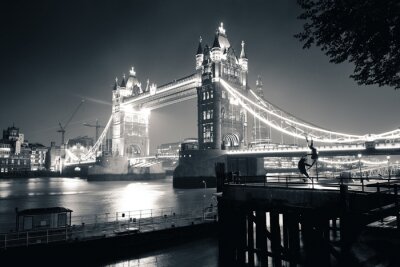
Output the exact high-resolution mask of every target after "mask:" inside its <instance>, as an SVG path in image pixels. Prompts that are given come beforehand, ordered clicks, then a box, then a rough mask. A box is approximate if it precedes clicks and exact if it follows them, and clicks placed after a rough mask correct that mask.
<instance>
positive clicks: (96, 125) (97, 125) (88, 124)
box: [83, 120, 105, 143]
mask: <svg viewBox="0 0 400 267" xmlns="http://www.w3.org/2000/svg"><path fill="white" fill-rule="evenodd" d="M83 125H85V126H87V127H92V128H96V140H94V142H95V143H96V142H97V140H99V129H100V128H104V127H105V126H104V125H100V124H99V120H96V124H90V123H87V122H85V123H84V124H83Z"/></svg>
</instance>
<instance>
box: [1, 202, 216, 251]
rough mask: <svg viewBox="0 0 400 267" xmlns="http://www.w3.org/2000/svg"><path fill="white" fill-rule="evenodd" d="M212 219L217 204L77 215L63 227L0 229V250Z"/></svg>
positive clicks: (180, 225)
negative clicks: (2, 230) (5, 230)
mask: <svg viewBox="0 0 400 267" xmlns="http://www.w3.org/2000/svg"><path fill="white" fill-rule="evenodd" d="M216 220H217V207H216V206H212V205H210V206H207V207H203V206H202V207H194V208H191V209H187V210H183V209H176V208H163V209H157V210H155V209H148V210H136V211H124V212H116V213H115V214H113V215H111V214H110V213H105V214H92V215H86V216H77V217H74V218H73V219H72V222H71V225H70V226H67V227H62V228H55V229H43V230H31V231H19V232H9V233H0V250H1V249H7V248H10V247H20V246H25V247H29V246H33V245H40V244H49V243H56V242H74V241H79V240H88V239H100V238H109V237H115V236H125V235H133V234H137V233H140V232H151V231H158V230H163V229H169V228H175V227H183V226H188V225H194V224H201V223H206V222H210V221H216Z"/></svg>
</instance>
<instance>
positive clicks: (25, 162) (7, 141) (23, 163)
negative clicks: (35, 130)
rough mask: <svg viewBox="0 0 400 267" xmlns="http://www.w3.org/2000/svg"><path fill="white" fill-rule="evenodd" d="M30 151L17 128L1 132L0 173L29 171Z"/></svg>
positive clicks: (9, 128)
mask: <svg viewBox="0 0 400 267" xmlns="http://www.w3.org/2000/svg"><path fill="white" fill-rule="evenodd" d="M30 153H31V149H30V147H29V146H28V143H27V142H26V140H25V139H24V134H22V133H20V132H19V128H17V127H15V126H12V127H8V128H7V129H6V130H3V139H1V140H0V173H2V174H5V173H20V172H26V171H30V170H31V158H30Z"/></svg>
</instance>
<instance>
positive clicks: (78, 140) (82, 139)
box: [67, 136, 93, 148]
mask: <svg viewBox="0 0 400 267" xmlns="http://www.w3.org/2000/svg"><path fill="white" fill-rule="evenodd" d="M78 145H80V146H83V147H85V148H89V147H92V146H93V138H92V137H88V136H78V137H75V138H72V139H69V140H68V142H67V148H71V147H74V146H78Z"/></svg>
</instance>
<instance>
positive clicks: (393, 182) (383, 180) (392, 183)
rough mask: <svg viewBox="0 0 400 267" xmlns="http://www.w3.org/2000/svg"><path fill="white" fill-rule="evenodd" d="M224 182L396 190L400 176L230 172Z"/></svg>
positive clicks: (312, 188)
mask: <svg viewBox="0 0 400 267" xmlns="http://www.w3.org/2000/svg"><path fill="white" fill-rule="evenodd" d="M224 184H228V185H241V186H262V187H272V186H275V187H287V188H289V187H292V188H303V189H311V190H318V189H326V190H339V189H340V186H341V185H347V186H348V188H349V191H361V192H372V191H374V189H373V188H376V190H379V189H381V188H385V189H387V191H388V192H392V191H393V192H394V190H395V188H397V187H398V186H399V187H400V178H399V177H391V176H387V177H384V176H382V177H379V178H377V177H352V178H348V177H323V176H310V177H309V178H307V177H302V176H299V175H273V176H238V175H235V174H233V175H229V174H228V177H227V179H226V180H225V181H224ZM381 192H382V191H381Z"/></svg>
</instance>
